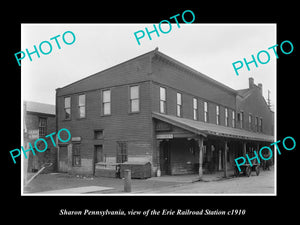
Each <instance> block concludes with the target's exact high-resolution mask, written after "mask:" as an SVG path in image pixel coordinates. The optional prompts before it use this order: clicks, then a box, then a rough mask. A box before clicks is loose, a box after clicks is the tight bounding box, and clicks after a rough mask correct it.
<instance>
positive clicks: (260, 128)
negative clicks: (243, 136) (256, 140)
mask: <svg viewBox="0 0 300 225" xmlns="http://www.w3.org/2000/svg"><path fill="white" fill-rule="evenodd" d="M262 125H263V119H262V118H260V119H259V131H260V132H263V127H262Z"/></svg>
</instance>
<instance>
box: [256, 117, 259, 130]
mask: <svg viewBox="0 0 300 225" xmlns="http://www.w3.org/2000/svg"><path fill="white" fill-rule="evenodd" d="M255 131H257V132H258V131H259V127H258V117H255Z"/></svg>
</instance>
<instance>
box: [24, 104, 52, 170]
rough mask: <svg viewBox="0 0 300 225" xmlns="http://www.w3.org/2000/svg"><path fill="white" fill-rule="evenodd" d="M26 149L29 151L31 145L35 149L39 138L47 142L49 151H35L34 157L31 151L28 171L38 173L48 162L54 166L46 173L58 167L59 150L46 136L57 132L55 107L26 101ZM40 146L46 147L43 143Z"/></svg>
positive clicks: (28, 159) (41, 147)
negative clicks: (35, 143)
mask: <svg viewBox="0 0 300 225" xmlns="http://www.w3.org/2000/svg"><path fill="white" fill-rule="evenodd" d="M23 105H24V114H23V115H24V118H23V119H24V123H23V124H24V149H29V143H31V145H32V146H33V148H34V142H35V141H36V140H37V139H38V138H44V139H45V140H47V144H48V149H47V150H45V151H44V152H38V151H35V154H36V155H33V154H32V152H31V151H28V152H27V153H26V154H27V157H28V158H27V171H28V172H37V171H38V170H39V169H41V167H42V165H43V164H45V163H48V162H51V163H53V165H52V166H51V167H49V168H47V169H46V170H44V172H50V171H51V172H52V171H55V170H56V167H57V150H56V148H55V147H54V146H53V143H52V142H51V139H50V138H45V136H46V135H48V134H51V133H53V132H55V127H56V124H55V106H54V105H50V104H44V103H39V102H31V101H24V104H23ZM38 144H39V145H44V143H43V142H42V141H40V142H38ZM38 148H39V149H44V146H38Z"/></svg>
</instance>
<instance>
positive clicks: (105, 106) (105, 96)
mask: <svg viewBox="0 0 300 225" xmlns="http://www.w3.org/2000/svg"><path fill="white" fill-rule="evenodd" d="M102 110H103V111H102V113H103V115H110V114H111V91H110V90H104V91H102Z"/></svg>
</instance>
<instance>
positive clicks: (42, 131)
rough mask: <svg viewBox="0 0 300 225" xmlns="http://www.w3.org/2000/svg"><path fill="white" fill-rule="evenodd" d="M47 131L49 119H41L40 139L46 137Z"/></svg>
mask: <svg viewBox="0 0 300 225" xmlns="http://www.w3.org/2000/svg"><path fill="white" fill-rule="evenodd" d="M46 131H47V118H44V117H39V137H40V138H41V137H45V135H46Z"/></svg>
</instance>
